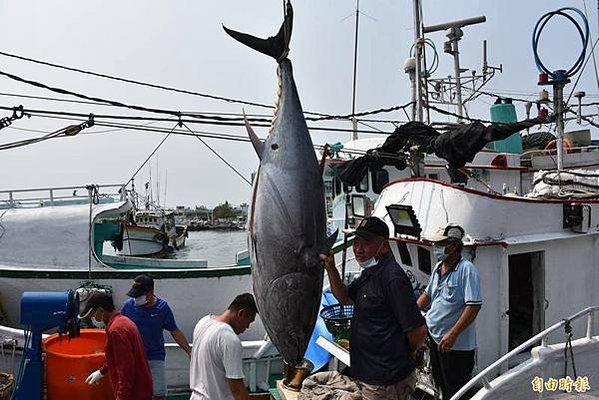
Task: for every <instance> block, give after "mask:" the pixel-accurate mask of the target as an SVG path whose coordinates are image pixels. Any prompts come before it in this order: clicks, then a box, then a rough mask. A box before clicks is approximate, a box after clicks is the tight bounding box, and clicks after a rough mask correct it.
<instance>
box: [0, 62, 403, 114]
mask: <svg viewBox="0 0 599 400" xmlns="http://www.w3.org/2000/svg"><path fill="white" fill-rule="evenodd" d="M0 55H3V56H7V57H13V58H18V59H21V60H25V61H30V62H35V63H38V64H43V65H48V66H52V67H56V68H61V69H66V70H70V71H75V72H79V73H87V74H90V75H94V76H99V77H102V78H107V79H114V80H118V81H123V82H127V83H133V84H137V85H142V86H149V87H154V88H158V89H163V90H173V91H176V92H180V93H185V94H195V95H199V96H202V97H209V98H212V99H217V100H223V101H227V102H229V103H239V104H246V105H252V106H256V107H263V108H269V109H274V106H271V105H265V104H261V103H255V102H247V101H243V100H237V99H230V98H225V97H220V96H213V95H207V94H203V93H198V92H191V91H186V90H181V89H176V88H168V87H166V86H161V85H155V84H150V83H146V82H139V81H134V80H130V79H124V78H117V77H112V76H109V75H105V74H99V73H92V72H90V71H84V70H80V69H77V68H71V67H64V66H60V65H57V64H52V63H47V62H44V61H38V60H33V59H30V58H26V57H21V56H16V55H13V54H9V53H5V52H0ZM0 75H3V76H5V77H7V78H9V79H12V80H15V81H18V82H21V83H25V84H28V85H31V86H35V87H38V88H42V89H45V90H50V91H52V92H55V93H59V94H64V95H69V96H74V97H77V98H81V99H84V100H88V101H92V102H96V103H103V104H106V105H111V106H114V107H123V108H130V109H133V110H136V111H144V112H151V113H158V114H168V115H173V116H177V117H178V116H181V115H182V116H188V117H194V115H193V114H190V113H182V112H180V111H173V110H162V109H156V108H151V107H144V106H138V105H129V104H125V103H122V102H118V101H114V100H108V99H103V98H99V97H93V96H88V95H84V94H81V93H76V92H72V91H69V90H66V89H62V88H56V87H51V86H49V85H46V84H44V83H41V82H36V81H33V80H28V79H25V78H22V77H20V76H17V75H14V74H10V73H8V72H5V71H0ZM409 106H411V103H409V104H407V105H403V106H401V105H400V106H394V107H389V108H381V109H378V110H374V111H367V112H362V113H355V114H347V115H329V114H324V113H318V112H311V111H305V112H304V114H308V115H316V116H318V117H315V118H314V119H313V120H314V121H319V120H327V119H351V118H352V117H356V116H365V115H372V114H378V113H383V112H391V111H396V110H400V109H404V108H406V107H409ZM306 119H309V118H306Z"/></svg>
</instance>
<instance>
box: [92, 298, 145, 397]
mask: <svg viewBox="0 0 599 400" xmlns="http://www.w3.org/2000/svg"><path fill="white" fill-rule="evenodd" d="M82 314H83V315H84V316H87V315H91V316H92V322H93V323H94V325H95V326H97V327H104V326H105V327H106V349H105V351H104V353H105V356H106V361H105V363H104V366H103V367H102V368H100V369H99V370H97V371H94V372H92V373H91V374H90V375H89V376H88V377H87V379H86V380H85V382H86V383H88V384H90V385H94V384H97V383H98V381H99V380H100V379H102V378H103V377H104V376H105V375H106V374H110V382H111V384H112V390H113V394H114V398H115V400H151V399H152V375H151V374H150V367H149V366H148V360H147V359H146V354H145V352H144V346H143V342H142V340H141V336H140V335H139V331H138V330H137V326H135V324H134V323H133V322H132V321H131V320H130V319H129V318H127V317H125V316H124V315H121V313H120V312H119V311H117V310H116V309H115V307H114V302H113V301H112V296H110V295H109V294H106V293H103V292H96V293H94V294H93V295H92V296H91V297H90V298H89V300H88V301H87V303H86V305H85V310H84V311H83V313H82Z"/></svg>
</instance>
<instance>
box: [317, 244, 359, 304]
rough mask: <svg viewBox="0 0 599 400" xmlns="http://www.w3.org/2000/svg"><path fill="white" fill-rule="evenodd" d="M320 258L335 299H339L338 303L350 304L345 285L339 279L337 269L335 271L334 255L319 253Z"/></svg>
mask: <svg viewBox="0 0 599 400" xmlns="http://www.w3.org/2000/svg"><path fill="white" fill-rule="evenodd" d="M320 259H321V260H322V261H323V265H324V269H325V271H327V275H328V276H329V283H330V284H331V291H332V292H333V294H334V295H335V297H336V298H337V300H339V303H341V304H350V303H351V302H352V301H351V300H350V298H349V293H348V290H347V286H345V284H344V283H343V281H342V280H341V276H340V275H339V271H337V267H336V266H335V257H334V256H333V255H332V254H329V255H324V254H321V255H320Z"/></svg>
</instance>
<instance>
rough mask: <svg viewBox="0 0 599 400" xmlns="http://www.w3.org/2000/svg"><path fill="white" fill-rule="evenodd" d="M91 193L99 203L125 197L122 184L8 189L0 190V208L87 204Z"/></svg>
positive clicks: (125, 193)
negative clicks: (95, 195)
mask: <svg viewBox="0 0 599 400" xmlns="http://www.w3.org/2000/svg"><path fill="white" fill-rule="evenodd" d="M79 190H84V191H85V192H83V193H84V194H78V193H77V191H79ZM92 193H95V194H97V195H98V196H99V200H100V202H101V201H102V199H103V198H108V197H110V198H113V199H118V200H120V201H122V200H125V199H126V196H127V192H126V190H125V184H123V183H118V184H105V185H87V186H57V187H42V188H28V189H10V190H0V208H36V207H44V206H55V205H64V204H74V203H76V202H78V201H79V202H81V203H88V202H89V201H90V200H91V199H92Z"/></svg>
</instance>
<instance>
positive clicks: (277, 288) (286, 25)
mask: <svg viewBox="0 0 599 400" xmlns="http://www.w3.org/2000/svg"><path fill="white" fill-rule="evenodd" d="M292 20H293V9H292V7H291V4H290V3H289V2H288V3H287V10H286V16H285V21H284V22H283V26H282V27H281V30H280V31H279V33H278V34H277V36H276V37H271V38H268V39H259V38H256V37H253V36H250V35H247V34H244V33H240V32H236V31H232V30H230V29H227V28H224V29H225V30H226V32H227V33H228V34H229V35H230V36H232V37H233V38H234V39H236V40H238V41H240V42H242V43H243V44H245V45H247V46H249V47H251V48H253V49H255V50H257V51H260V52H261V53H264V54H267V55H269V56H271V57H273V58H274V59H275V60H277V62H278V64H279V67H278V71H277V72H278V77H279V90H278V98H277V102H276V110H275V114H274V118H273V124H272V127H271V130H270V132H269V135H268V137H267V139H266V141H265V142H264V143H263V142H261V141H260V140H259V139H258V137H257V136H256V134H255V133H254V132H253V130H252V128H251V127H250V126H249V123H247V121H246V127H247V130H248V134H249V136H250V138H251V140H252V143H253V145H254V148H255V150H256V152H257V153H258V157H259V158H260V167H259V169H258V173H257V175H256V177H255V181H254V186H253V194H252V204H251V214H250V217H249V233H248V235H249V249H250V257H251V260H252V278H253V284H254V294H255V296H256V302H257V305H258V310H259V313H260V317H261V319H262V321H263V323H264V326H265V328H266V331H267V332H268V335H269V337H270V339H271V340H272V342H273V343H274V344H275V346H276V347H277V349H278V350H279V352H280V353H281V356H282V357H283V360H284V361H285V363H286V364H287V365H286V370H293V368H294V367H296V366H298V365H299V364H300V363H301V362H302V360H303V356H304V353H305V351H306V347H307V344H308V341H309V339H310V336H311V334H312V330H313V329H314V324H315V322H316V318H317V313H318V308H319V305H320V298H321V291H322V280H323V267H322V265H321V261H320V258H319V254H320V253H323V252H327V251H330V248H331V244H332V242H333V241H334V240H335V238H334V237H331V238H329V239H327V238H326V212H325V203H324V201H325V200H324V188H323V180H322V175H321V169H320V167H319V164H318V160H317V158H316V154H315V151H314V147H313V145H312V140H311V138H310V134H309V132H308V127H307V126H306V121H305V119H304V113H303V111H302V106H301V104H300V100H299V96H298V94H297V89H296V87H295V82H294V80H293V72H292V68H291V61H289V59H287V54H288V52H289V47H288V46H289V39H290V37H291V26H292ZM335 236H336V235H335ZM290 373H293V372H292V371H290ZM286 378H287V382H289V379H290V376H287V377H286Z"/></svg>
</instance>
